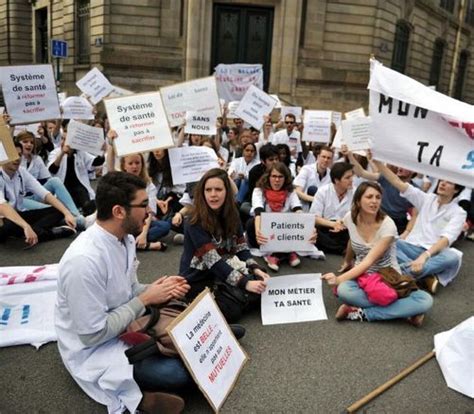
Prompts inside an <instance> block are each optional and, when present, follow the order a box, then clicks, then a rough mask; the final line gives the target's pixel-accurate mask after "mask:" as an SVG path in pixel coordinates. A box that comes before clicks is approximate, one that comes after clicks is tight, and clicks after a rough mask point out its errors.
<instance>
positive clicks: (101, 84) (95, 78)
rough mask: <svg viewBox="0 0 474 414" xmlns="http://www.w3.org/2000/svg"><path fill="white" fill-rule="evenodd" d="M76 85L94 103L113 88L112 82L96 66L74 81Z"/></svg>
mask: <svg viewBox="0 0 474 414" xmlns="http://www.w3.org/2000/svg"><path fill="white" fill-rule="evenodd" d="M76 85H77V87H78V88H79V89H80V90H81V91H82V92H83V93H84V94H85V95H86V96H87V97H88V98H89V100H90V101H91V102H92V103H93V104H94V105H95V104H96V103H97V102H100V101H101V100H102V99H103V98H105V97H106V96H108V95H109V94H110V93H111V92H112V91H113V90H114V87H113V86H112V84H111V83H110V82H109V81H108V79H107V78H106V77H105V76H104V75H103V74H102V72H101V71H100V70H99V69H97V68H93V69H91V70H90V71H89V72H87V74H86V75H85V76H84V77H83V78H81V79H79V80H78V81H77V82H76Z"/></svg>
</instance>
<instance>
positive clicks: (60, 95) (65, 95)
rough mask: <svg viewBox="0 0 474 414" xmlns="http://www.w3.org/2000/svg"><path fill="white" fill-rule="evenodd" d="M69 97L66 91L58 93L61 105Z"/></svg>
mask: <svg viewBox="0 0 474 414" xmlns="http://www.w3.org/2000/svg"><path fill="white" fill-rule="evenodd" d="M66 98H67V93H66V92H59V93H58V100H59V105H62V103H63V102H64V100H65V99H66Z"/></svg>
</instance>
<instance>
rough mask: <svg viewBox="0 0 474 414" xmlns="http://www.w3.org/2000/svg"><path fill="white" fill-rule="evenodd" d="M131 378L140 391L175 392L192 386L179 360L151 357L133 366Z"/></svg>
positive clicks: (157, 356)
mask: <svg viewBox="0 0 474 414" xmlns="http://www.w3.org/2000/svg"><path fill="white" fill-rule="evenodd" d="M133 378H135V381H136V382H137V384H138V386H139V387H140V389H141V390H144V391H167V392H172V391H174V392H176V391H179V390H181V389H183V388H185V387H186V386H189V385H191V384H192V382H193V381H192V379H191V375H189V372H188V370H187V369H186V367H185V366H184V364H183V362H182V361H181V359H178V358H168V357H165V356H163V355H152V356H149V357H147V358H145V359H143V360H142V361H139V362H137V363H136V364H134V365H133Z"/></svg>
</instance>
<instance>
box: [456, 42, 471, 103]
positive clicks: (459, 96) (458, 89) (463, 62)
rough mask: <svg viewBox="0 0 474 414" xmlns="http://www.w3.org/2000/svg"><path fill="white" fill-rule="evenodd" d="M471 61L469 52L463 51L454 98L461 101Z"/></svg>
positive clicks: (460, 56)
mask: <svg viewBox="0 0 474 414" xmlns="http://www.w3.org/2000/svg"><path fill="white" fill-rule="evenodd" d="M468 60H469V52H468V51H467V50H463V51H462V52H461V54H460V55H459V63H458V71H457V77H456V86H455V88H454V95H453V96H454V98H456V99H459V100H461V99H462V95H463V88H464V79H465V77H466V70H467V61H468Z"/></svg>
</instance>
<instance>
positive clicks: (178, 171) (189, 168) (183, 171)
mask: <svg viewBox="0 0 474 414" xmlns="http://www.w3.org/2000/svg"><path fill="white" fill-rule="evenodd" d="M168 156H169V158H170V164H171V176H172V177H173V183H174V184H175V185H178V184H186V183H194V182H196V181H199V180H200V179H201V177H202V176H203V175H204V174H205V173H206V172H207V171H208V170H210V169H211V168H217V167H219V164H218V162H217V154H216V153H215V151H214V150H213V149H212V148H209V147H196V146H191V147H180V148H170V149H169V150H168Z"/></svg>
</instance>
